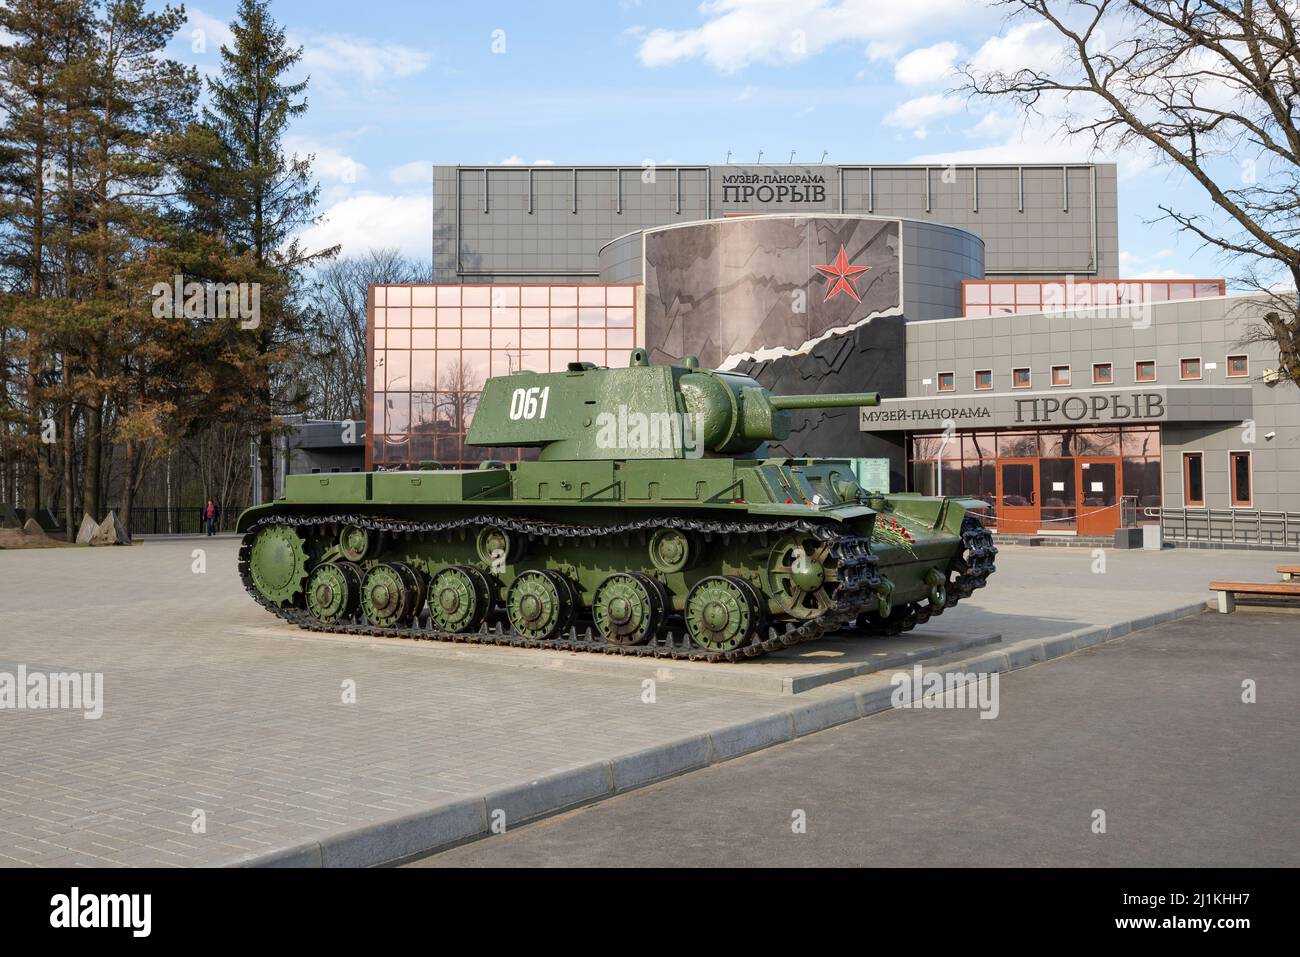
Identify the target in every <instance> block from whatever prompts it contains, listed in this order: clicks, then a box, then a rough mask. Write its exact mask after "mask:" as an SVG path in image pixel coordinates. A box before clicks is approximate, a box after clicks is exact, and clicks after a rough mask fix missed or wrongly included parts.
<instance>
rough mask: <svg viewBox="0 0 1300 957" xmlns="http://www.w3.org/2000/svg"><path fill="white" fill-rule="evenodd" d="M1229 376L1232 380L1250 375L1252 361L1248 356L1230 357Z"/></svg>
mask: <svg viewBox="0 0 1300 957" xmlns="http://www.w3.org/2000/svg"><path fill="white" fill-rule="evenodd" d="M1228 375H1229V377H1231V378H1236V377H1238V376H1244V375H1250V360H1249V359H1248V358H1246V356H1228Z"/></svg>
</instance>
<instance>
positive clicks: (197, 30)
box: [178, 7, 235, 54]
mask: <svg viewBox="0 0 1300 957" xmlns="http://www.w3.org/2000/svg"><path fill="white" fill-rule="evenodd" d="M178 39H179V40H180V41H182V42H184V43H185V44H186V45H187V46H189V48H190V52H191V53H195V54H205V53H212V54H216V53H219V52H220V51H221V48H222V47H223V46H227V47H230V46H234V44H235V35H234V34H233V33H232V32H231V31H230V24H228V23H226V22H225V21H224V20H218V19H217V18H216V17H214V16H212V15H211V14H208V13H204V12H203V11H202V10H200V9H199V8H198V7H190V9H189V10H188V11H187V13H186V17H185V27H184V29H182V30H181V35H180V37H179V38H178Z"/></svg>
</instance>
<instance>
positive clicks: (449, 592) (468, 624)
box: [429, 565, 489, 632]
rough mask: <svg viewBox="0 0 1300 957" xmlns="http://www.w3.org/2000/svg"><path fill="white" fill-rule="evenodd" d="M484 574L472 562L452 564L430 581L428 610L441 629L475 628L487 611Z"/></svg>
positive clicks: (475, 629) (473, 629)
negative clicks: (468, 563) (469, 563)
mask: <svg viewBox="0 0 1300 957" xmlns="http://www.w3.org/2000/svg"><path fill="white" fill-rule="evenodd" d="M488 603H489V597H488V581H487V577H486V576H485V575H484V574H483V573H482V572H481V571H479V569H477V568H475V567H474V566H473V565H452V566H451V567H450V568H444V569H443V570H442V571H440V572H438V574H436V575H434V576H433V578H432V580H431V581H430V582H429V614H430V616H432V618H433V621H434V623H435V624H436V625H437V626H438V627H439V628H441V629H442V630H443V631H456V632H467V631H478V628H479V626H480V625H481V624H483V619H484V618H485V617H486V616H487V613H488Z"/></svg>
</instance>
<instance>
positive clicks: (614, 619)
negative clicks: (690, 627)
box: [591, 572, 664, 645]
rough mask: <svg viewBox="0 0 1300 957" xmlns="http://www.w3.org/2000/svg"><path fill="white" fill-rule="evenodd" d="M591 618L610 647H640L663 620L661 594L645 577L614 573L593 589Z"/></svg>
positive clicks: (651, 581)
mask: <svg viewBox="0 0 1300 957" xmlns="http://www.w3.org/2000/svg"><path fill="white" fill-rule="evenodd" d="M591 616H592V618H594V619H595V620H596V628H597V629H598V630H599V631H600V634H601V636H602V637H603V638H604V639H605V640H606V641H608V642H609V643H610V644H611V645H643V644H645V643H646V642H647V641H649V640H650V639H651V638H652V637H653V636H654V633H655V632H656V631H657V630H658V629H659V625H660V624H661V623H662V622H663V620H664V602H663V594H662V592H660V590H659V587H658V585H657V584H656V583H655V582H654V581H653V580H652V579H650V578H649V577H648V576H646V575H641V574H638V573H636V572H630V573H629V572H616V573H615V574H613V575H610V576H609V577H608V578H606V579H605V580H604V581H603V582H601V583H600V586H599V587H598V588H597V589H596V600H595V601H594V602H593V603H592V606H591Z"/></svg>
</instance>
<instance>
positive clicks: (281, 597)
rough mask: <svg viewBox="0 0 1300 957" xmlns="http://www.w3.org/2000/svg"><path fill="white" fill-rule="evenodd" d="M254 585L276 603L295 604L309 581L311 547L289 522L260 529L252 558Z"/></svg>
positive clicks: (249, 559) (251, 567)
mask: <svg viewBox="0 0 1300 957" xmlns="http://www.w3.org/2000/svg"><path fill="white" fill-rule="evenodd" d="M248 567H249V572H250V573H251V575H252V577H253V585H254V586H255V587H256V588H257V590H258V592H259V593H261V595H262V597H263V598H265V599H266V600H267V601H269V602H271V603H272V604H274V605H281V606H283V605H292V604H293V603H294V601H295V600H296V599H297V597H298V596H299V595H301V594H302V591H303V582H305V581H306V580H307V550H306V549H305V548H304V547H303V543H302V538H301V537H300V536H299V535H298V532H297V531H296V530H295V529H293V528H292V527H290V526H288V525H268V526H266V527H265V528H262V529H260V530H259V531H258V532H257V536H256V537H255V538H254V539H253V547H252V549H251V550H250V552H249V557H248Z"/></svg>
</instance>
